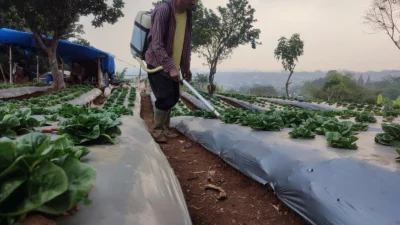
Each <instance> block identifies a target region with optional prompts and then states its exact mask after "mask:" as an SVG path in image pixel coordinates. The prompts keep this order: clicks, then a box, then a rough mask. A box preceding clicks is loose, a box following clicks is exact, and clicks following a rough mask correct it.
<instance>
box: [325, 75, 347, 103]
mask: <svg viewBox="0 0 400 225" xmlns="http://www.w3.org/2000/svg"><path fill="white" fill-rule="evenodd" d="M323 90H324V91H325V92H327V94H328V101H330V100H331V99H332V97H334V96H335V95H336V96H340V94H341V92H343V91H344V90H345V86H344V80H343V76H342V75H340V74H335V75H332V76H330V78H329V80H328V81H327V82H326V83H325V85H324V87H323Z"/></svg>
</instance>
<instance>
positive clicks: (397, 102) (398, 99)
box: [394, 96, 400, 106]
mask: <svg viewBox="0 0 400 225" xmlns="http://www.w3.org/2000/svg"><path fill="white" fill-rule="evenodd" d="M394 104H395V105H398V106H400V96H399V97H397V99H396V101H395V103H394Z"/></svg>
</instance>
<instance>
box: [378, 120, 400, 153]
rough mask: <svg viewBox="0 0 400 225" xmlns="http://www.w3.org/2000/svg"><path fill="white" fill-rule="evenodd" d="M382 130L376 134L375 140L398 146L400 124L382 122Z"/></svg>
mask: <svg viewBox="0 0 400 225" xmlns="http://www.w3.org/2000/svg"><path fill="white" fill-rule="evenodd" d="M382 130H383V131H384V132H385V133H380V134H377V135H376V137H375V142H376V143H379V144H382V145H387V146H393V147H397V148H400V124H394V123H392V124H386V123H384V124H382Z"/></svg>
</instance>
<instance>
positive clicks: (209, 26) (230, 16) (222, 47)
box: [193, 0, 261, 94]
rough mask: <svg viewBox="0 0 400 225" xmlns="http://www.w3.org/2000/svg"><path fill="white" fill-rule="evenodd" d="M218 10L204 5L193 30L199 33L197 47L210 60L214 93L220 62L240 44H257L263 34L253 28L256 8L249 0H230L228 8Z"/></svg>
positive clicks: (197, 15)
mask: <svg viewBox="0 0 400 225" xmlns="http://www.w3.org/2000/svg"><path fill="white" fill-rule="evenodd" d="M217 11H218V15H217V14H216V13H214V12H213V11H212V10H209V9H206V8H204V7H202V5H200V6H199V7H198V9H197V10H196V14H195V15H194V22H193V33H194V34H196V35H193V36H194V39H193V50H194V51H195V52H197V53H198V54H199V56H200V57H202V58H204V59H205V60H206V65H208V67H209V70H210V73H209V83H210V84H209V87H208V91H209V93H210V94H213V93H214V92H215V89H216V86H215V84H214V77H215V74H216V72H217V67H218V65H219V64H221V63H222V62H223V61H224V60H226V59H228V58H229V57H230V56H231V55H232V52H233V50H234V49H236V48H237V47H239V46H240V45H245V44H248V43H253V42H254V43H255V41H256V40H258V39H259V36H260V33H261V31H260V30H259V29H255V28H253V25H254V23H255V22H256V21H257V20H256V19H255V18H254V13H255V9H254V8H252V7H251V6H250V5H249V2H248V1H247V0H229V2H228V3H227V5H226V6H225V7H221V6H220V7H218V8H217ZM197 35H199V36H197ZM196 36H197V37H196ZM257 44H261V43H257Z"/></svg>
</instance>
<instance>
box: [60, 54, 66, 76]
mask: <svg viewBox="0 0 400 225" xmlns="http://www.w3.org/2000/svg"><path fill="white" fill-rule="evenodd" d="M60 59H61V70H62V76H63V79H64V73H65V72H64V60H63V59H62V58H61V57H60Z"/></svg>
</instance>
